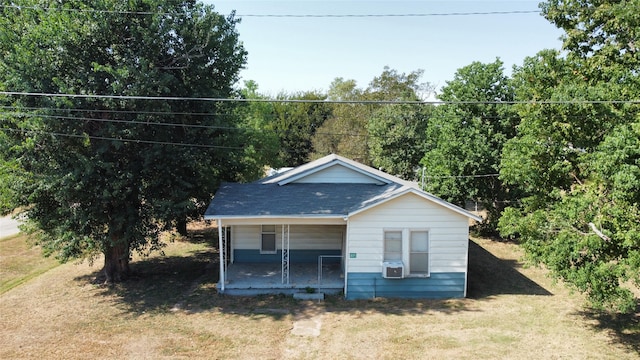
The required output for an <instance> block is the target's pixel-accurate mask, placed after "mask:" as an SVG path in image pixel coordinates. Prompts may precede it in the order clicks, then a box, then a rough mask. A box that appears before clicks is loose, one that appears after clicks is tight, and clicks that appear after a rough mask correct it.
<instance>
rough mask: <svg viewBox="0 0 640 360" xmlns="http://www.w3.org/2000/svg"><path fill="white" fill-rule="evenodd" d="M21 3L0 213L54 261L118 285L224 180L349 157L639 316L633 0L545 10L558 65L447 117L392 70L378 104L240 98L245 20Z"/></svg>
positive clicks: (447, 106)
mask: <svg viewBox="0 0 640 360" xmlns="http://www.w3.org/2000/svg"><path fill="white" fill-rule="evenodd" d="M21 4H22V6H23V8H20V7H2V8H0V52H2V55H3V56H2V57H1V58H0V90H2V91H5V92H8V93H7V94H5V95H2V96H0V103H1V104H0V105H1V106H2V107H1V108H0V121H1V122H0V170H1V172H0V177H1V180H2V181H1V182H0V208H1V209H2V211H3V212H9V211H12V210H14V209H16V208H17V209H21V211H23V212H25V213H26V215H27V217H28V219H29V223H28V226H29V227H30V228H31V230H32V231H33V232H34V234H35V235H36V236H37V238H38V241H39V244H40V245H42V247H43V248H44V249H45V252H46V253H47V254H51V255H55V256H57V257H58V258H59V259H61V260H63V261H66V260H69V259H74V258H96V257H97V256H100V255H104V257H105V269H104V270H105V271H104V276H105V279H106V280H107V281H118V280H121V279H124V278H126V277H127V275H128V274H129V271H130V270H129V267H128V261H129V259H130V255H131V253H132V252H133V251H139V252H142V253H146V252H148V251H152V250H156V249H159V248H161V247H162V242H161V241H160V238H159V234H160V233H161V232H162V231H166V230H171V229H178V231H180V232H184V231H185V224H186V223H187V222H188V221H190V220H192V219H197V218H199V217H200V216H201V213H202V211H203V209H204V208H205V207H206V205H207V204H208V202H209V200H210V198H211V196H212V195H213V194H214V192H215V190H216V188H217V186H218V185H219V184H220V182H222V181H251V180H254V179H256V178H258V177H260V176H261V175H262V174H263V173H264V168H265V167H266V166H271V167H281V166H296V165H300V164H302V163H305V162H307V161H310V160H313V159H315V158H318V157H321V156H324V155H326V154H329V153H337V154H340V155H343V156H346V157H348V158H352V159H354V160H357V161H359V162H362V163H365V164H368V165H371V166H374V167H376V168H380V169H382V170H384V171H386V172H388V173H390V174H393V175H397V176H399V177H401V178H404V179H407V180H414V181H419V182H420V184H422V185H423V186H424V188H425V190H427V191H429V192H431V193H433V194H435V195H437V196H440V197H442V198H444V199H445V200H448V201H451V202H453V203H456V204H459V205H462V204H464V202H465V201H466V200H474V201H477V202H478V203H480V204H481V205H482V207H483V208H484V209H486V211H487V219H486V221H484V222H483V223H482V224H480V225H478V228H477V230H478V231H480V232H482V233H484V234H489V235H499V236H502V237H505V238H513V239H517V241H519V242H520V243H521V244H522V247H523V248H524V249H525V250H526V254H527V257H528V258H529V260H531V261H532V262H533V263H542V264H545V265H546V266H547V267H548V268H549V269H550V270H551V272H552V273H553V274H554V275H555V276H557V277H558V278H560V279H562V280H563V281H565V282H566V283H567V284H569V285H571V286H573V287H575V288H576V289H578V290H580V291H582V292H584V293H585V294H587V296H588V297H589V299H590V300H591V303H592V305H593V306H594V307H596V308H599V309H606V310H610V311H622V312H631V311H634V310H635V309H636V307H637V306H638V298H637V297H636V296H635V295H634V294H633V292H632V288H633V286H636V287H638V286H640V209H639V203H640V103H639V99H640V96H639V95H640V51H639V50H638V46H639V44H640V42H639V38H640V18H638V15H637V11H636V10H637V9H638V8H640V1H639V0H632V1H622V2H621V1H599V2H576V1H570V0H566V1H560V0H550V1H547V2H544V3H542V4H541V11H542V15H543V16H544V17H545V18H546V19H548V20H549V21H550V22H551V23H553V24H555V25H556V26H558V27H559V28H561V29H563V30H564V31H565V35H564V38H563V49H562V51H556V50H541V51H540V52H538V53H537V54H535V55H534V56H531V57H528V58H526V59H524V60H523V62H522V64H521V65H518V66H515V67H514V68H513V69H512V71H511V73H510V74H509V75H507V73H506V71H505V69H504V65H503V63H502V62H501V61H500V60H499V59H496V60H495V61H494V62H492V63H480V62H474V63H471V64H469V65H467V66H465V67H463V68H461V69H459V70H458V71H457V72H456V73H455V75H454V77H453V79H451V80H450V81H447V83H446V85H445V86H444V87H443V88H442V89H440V90H439V92H438V93H437V94H436V96H437V98H438V99H439V100H441V101H442V103H441V104H438V105H436V104H432V103H425V102H422V100H424V99H425V96H426V94H430V93H433V91H434V90H435V89H434V88H433V86H432V85H430V84H429V83H428V82H423V80H422V75H423V73H422V70H415V71H412V72H410V73H408V74H407V73H401V72H398V71H397V70H394V69H392V68H389V67H386V68H384V69H383V70H382V72H381V74H380V75H379V76H377V77H375V78H373V79H372V80H371V82H370V83H369V84H367V86H366V87H359V86H358V84H357V83H356V82H355V81H354V80H350V79H344V78H336V79H335V80H334V81H333V82H332V83H331V85H330V87H329V90H328V91H327V92H319V91H308V92H300V93H293V94H288V93H282V94H278V95H277V96H276V97H275V98H270V97H268V96H266V95H264V94H261V93H260V91H259V85H258V84H257V83H255V82H253V81H248V82H245V83H244V85H243V86H240V87H238V79H239V72H240V70H241V69H242V67H243V66H244V65H245V64H246V59H247V56H248V54H247V53H246V51H245V50H244V48H243V47H242V44H241V42H240V39H241V36H240V34H239V33H238V32H237V30H236V25H237V23H238V21H239V20H238V19H236V18H235V17H234V15H233V14H231V15H230V16H227V17H224V16H221V15H219V14H217V13H215V12H214V11H213V8H212V7H210V6H205V5H202V4H199V3H197V2H195V1H178V0H171V1H157V0H140V1H135V2H128V3H121V2H117V1H111V0H105V1H102V2H99V3H95V2H89V1H84V0H76V1H70V2H65V3H63V4H61V3H59V2H56V1H35V0H29V1H28V0H25V1H23V2H22V3H21ZM69 9H92V10H100V11H65V10H69ZM113 11H115V12H118V11H121V12H120V13H118V16H113ZM9 92H10V93H12V94H9ZM26 93H39V94H85V95H113V96H112V97H109V96H106V97H91V96H87V97H65V96H35V95H26ZM20 94H22V95H20ZM139 95H145V96H150V97H153V96H156V97H167V98H169V97H171V98H181V97H182V98H189V100H153V99H139V98H135V99H134V98H128V96H139ZM197 98H225V99H242V100H246V101H237V102H233V101H225V102H206V101H200V100H198V99H197ZM292 100H296V101H292Z"/></svg>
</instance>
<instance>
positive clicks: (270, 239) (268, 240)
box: [260, 225, 276, 254]
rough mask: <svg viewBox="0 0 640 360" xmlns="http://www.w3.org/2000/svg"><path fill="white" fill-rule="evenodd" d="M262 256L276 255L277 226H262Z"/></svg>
mask: <svg viewBox="0 0 640 360" xmlns="http://www.w3.org/2000/svg"><path fill="white" fill-rule="evenodd" d="M260 253H261V254H275V253H276V226H275V225H262V239H261V241H260Z"/></svg>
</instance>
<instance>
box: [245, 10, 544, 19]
mask: <svg viewBox="0 0 640 360" xmlns="http://www.w3.org/2000/svg"><path fill="white" fill-rule="evenodd" d="M514 14H540V10H510V11H470V12H446V13H409V14H238V15H237V16H239V17H262V18H381V17H431V16H471V15H514Z"/></svg>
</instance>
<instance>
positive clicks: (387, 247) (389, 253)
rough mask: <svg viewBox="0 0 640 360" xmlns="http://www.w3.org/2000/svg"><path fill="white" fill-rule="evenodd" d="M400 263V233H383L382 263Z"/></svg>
mask: <svg viewBox="0 0 640 360" xmlns="http://www.w3.org/2000/svg"><path fill="white" fill-rule="evenodd" d="M391 260H400V261H402V231H385V232H384V261H391Z"/></svg>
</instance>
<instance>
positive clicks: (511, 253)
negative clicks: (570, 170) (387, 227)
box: [0, 236, 640, 359]
mask: <svg viewBox="0 0 640 360" xmlns="http://www.w3.org/2000/svg"><path fill="white" fill-rule="evenodd" d="M205 238H207V236H197V237H194V238H192V239H191V241H182V242H174V243H172V244H170V245H169V246H168V247H167V248H166V249H165V255H164V256H160V255H155V256H152V257H150V258H147V259H137V260H136V261H135V262H133V263H132V266H133V268H134V270H136V271H138V272H139V274H140V276H139V277H137V278H134V279H132V280H130V281H127V282H125V283H122V284H119V285H116V286H112V287H104V286H99V285H93V284H92V282H91V279H92V277H93V276H94V275H95V272H96V271H97V270H98V269H99V268H98V267H89V266H88V265H86V264H83V265H73V264H66V265H62V266H59V267H56V268H54V269H52V270H50V271H48V272H46V273H44V274H42V275H40V276H38V277H36V278H33V279H32V280H30V281H28V282H26V283H24V284H22V285H21V286H18V287H15V288H13V289H12V290H10V291H7V292H6V293H4V294H2V295H1V296H0V313H1V314H2V316H1V317H0V344H1V346H0V358H2V359H5V358H6V359H9V358H23V359H38V358H47V359H50V358H53V359H86V358H95V359H103V358H105V359H106V358H132V359H187V358H188V359H256V358H259V359H282V358H287V359H309V358H321V359H397V358H410V359H412V358H460V359H478V358H492V359H493V358H504V359H530V358H532V357H535V358H562V359H589V358H592V359H638V358H640V356H639V354H638V351H640V349H639V348H638V344H639V343H640V329H638V328H634V326H633V322H632V321H631V322H624V324H632V325H630V326H629V325H622V322H621V321H620V320H618V323H611V322H609V323H607V322H606V321H605V320H606V319H602V318H599V317H594V316H591V315H590V314H587V313H585V312H584V311H583V310H582V309H583V308H582V304H583V302H582V301H583V299H582V298H581V297H580V296H577V295H574V294H571V293H570V292H569V291H567V290H566V289H565V288H563V287H562V286H560V285H554V284H552V283H551V281H550V280H549V279H548V278H546V277H545V272H544V271H543V270H542V269H537V268H524V267H522V266H521V264H520V263H519V261H518V260H519V258H520V256H521V253H519V251H518V248H517V247H516V246H514V245H513V244H508V243H497V242H492V241H489V240H485V239H476V240H475V242H474V243H472V247H471V254H470V255H471V259H472V261H471V263H470V272H473V274H474V275H473V276H472V277H471V278H470V293H469V296H470V297H469V298H467V299H453V300H387V299H376V300H372V301H346V300H343V299H341V298H340V297H328V298H327V300H326V301H324V302H312V301H296V300H294V299H293V298H291V297H288V296H258V297H230V296H223V295H219V294H217V292H216V287H215V283H216V281H217V266H216V264H215V263H214V262H213V261H215V259H216V256H215V252H216V249H215V248H214V247H213V246H211V245H210V244H208V243H207V242H206V241H203V240H204V239H205ZM0 253H2V250H0ZM627 320H633V319H627ZM296 321H308V322H310V323H313V324H317V325H318V326H319V334H316V335H317V336H315V335H313V336H309V335H308V334H304V333H301V335H296V334H295V333H294V332H292V330H293V328H294V323H296Z"/></svg>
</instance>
